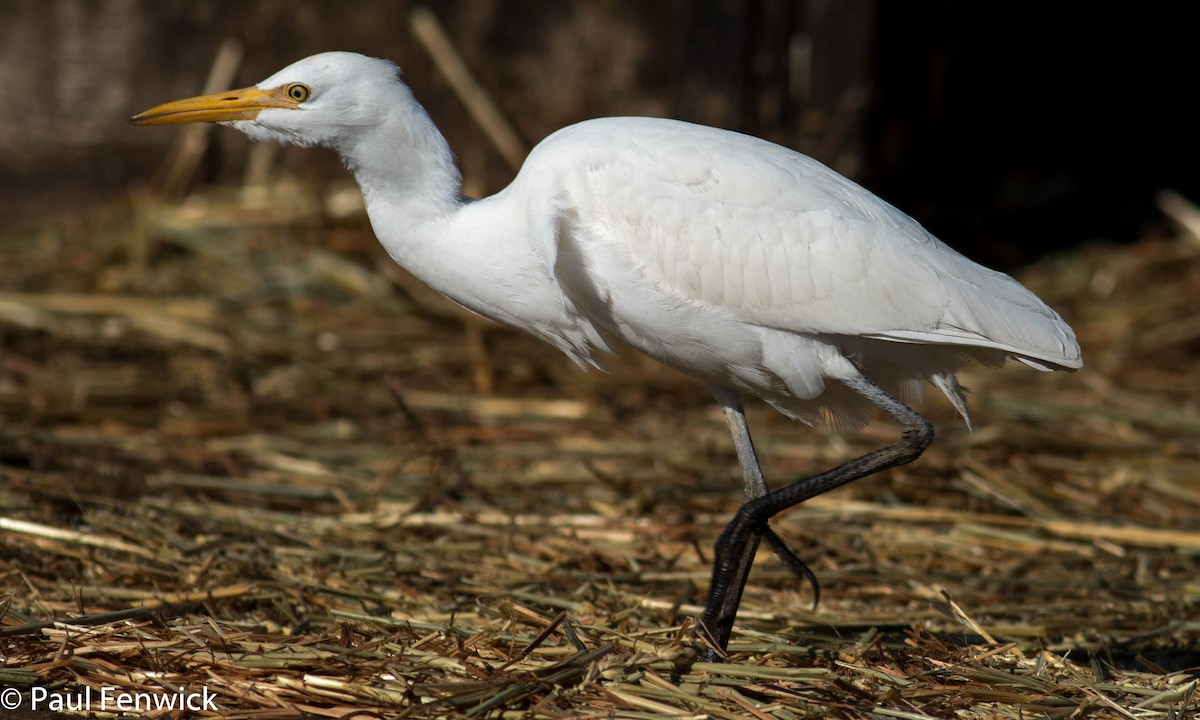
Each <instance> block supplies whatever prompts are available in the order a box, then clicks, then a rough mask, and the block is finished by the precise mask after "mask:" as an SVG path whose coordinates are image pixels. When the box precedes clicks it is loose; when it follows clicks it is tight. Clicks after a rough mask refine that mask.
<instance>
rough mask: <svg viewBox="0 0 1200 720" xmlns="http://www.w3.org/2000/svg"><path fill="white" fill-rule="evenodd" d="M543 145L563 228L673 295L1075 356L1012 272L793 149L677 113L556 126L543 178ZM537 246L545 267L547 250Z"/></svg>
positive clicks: (751, 315) (791, 316) (917, 339)
mask: <svg viewBox="0 0 1200 720" xmlns="http://www.w3.org/2000/svg"><path fill="white" fill-rule="evenodd" d="M540 150H547V151H548V152H544V153H542V152H539V151H540ZM550 158H554V160H553V161H552V162H553V163H554V165H556V166H557V170H556V172H555V174H557V175H558V176H559V177H558V178H557V180H558V193H557V195H558V196H559V197H558V200H557V202H558V203H560V204H561V205H563V206H564V208H563V209H564V210H565V211H567V212H569V213H570V214H571V215H572V218H571V222H574V223H576V225H577V230H578V232H580V233H582V234H585V235H587V236H589V237H590V238H594V239H601V240H602V241H604V242H607V243H611V244H614V245H615V246H619V248H620V249H623V251H624V252H626V253H627V254H628V260H629V262H630V263H631V264H632V265H633V267H635V268H636V270H637V272H638V273H640V274H641V276H642V277H644V278H645V279H646V280H648V281H650V282H652V283H653V284H654V285H655V286H656V287H658V288H659V289H660V290H661V291H662V292H663V293H666V294H668V295H670V296H672V297H673V298H674V299H676V300H677V301H679V302H686V303H694V304H702V305H707V306H709V307H712V308H714V309H718V310H720V311H722V312H726V313H729V314H732V315H733V316H734V317H737V318H739V319H740V320H742V321H744V322H746V323H751V324H754V325H759V326H763V327H768V328H775V329H779V330H784V331H788V332H793V333H803V334H807V335H834V336H852V337H865V338H875V339H881V340H891V341H898V342H907V343H933V344H947V345H955V346H965V347H963V349H964V350H965V349H968V348H969V347H977V348H987V349H993V350H1000V351H1002V352H1004V353H1011V354H1012V355H1013V356H1016V357H1017V358H1018V359H1022V360H1024V361H1026V362H1027V363H1028V364H1031V365H1034V366H1035V367H1040V366H1042V364H1043V363H1045V364H1048V365H1053V366H1060V367H1067V368H1075V367H1079V366H1080V364H1081V362H1080V351H1079V347H1078V345H1077V343H1076V341H1075V338H1074V335H1073V333H1072V332H1071V330H1070V328H1069V327H1068V326H1067V325H1066V323H1064V322H1063V321H1062V319H1061V318H1059V316H1058V315H1057V314H1055V313H1054V311H1052V310H1051V309H1050V308H1048V307H1047V306H1046V305H1045V304H1044V303H1042V302H1041V300H1039V299H1038V298H1037V297H1036V296H1035V295H1033V294H1032V293H1031V292H1029V291H1028V290H1026V289H1025V288H1024V287H1023V286H1022V285H1020V284H1019V283H1018V282H1016V281H1015V280H1013V279H1012V278H1010V277H1009V276H1007V275H1004V274H1003V273H998V272H995V271H992V270H988V269H986V268H984V267H982V266H980V265H977V264H975V263H974V262H972V261H970V260H968V259H967V258H965V257H963V256H962V255H960V254H959V253H957V252H955V251H954V250H952V249H951V248H949V247H948V246H946V245H945V244H943V243H941V242H940V241H938V240H937V239H936V238H934V237H933V236H932V235H930V234H929V233H928V232H927V231H926V230H925V229H924V228H922V227H921V226H920V225H919V224H917V223H916V222H915V221H914V220H912V219H911V218H909V217H908V216H907V215H905V214H904V213H902V212H900V211H898V210H896V209H895V208H893V207H892V206H891V205H888V204H887V203H885V202H884V201H882V200H880V199H879V198H877V197H876V196H875V195H873V194H871V193H870V192H868V191H866V190H864V189H863V188H861V187H860V186H858V185H856V184H854V183H853V182H851V181H850V180H847V179H846V178H844V177H842V176H841V175H838V174H837V173H834V172H833V171H832V170H830V169H828V168H826V167H825V166H824V165H821V164H820V163H818V162H816V161H815V160H812V159H811V158H808V157H806V156H804V155H800V154H798V153H795V152H792V151H790V150H787V149H785V148H782V147H780V146H777V145H774V144H772V143H769V142H766V141H763V140H759V139H757V138H752V137H749V136H745V135H740V134H737V133H733V132H728V131H723V130H718V129H714V128H708V127H704V126H697V125H691V124H688V123H682V122H678V121H670V120H654V119H646V118H609V119H604V120H595V121H590V122H586V123H581V124H579V125H575V126H572V127H570V128H567V129H565V130H563V131H560V132H559V133H557V134H555V135H554V136H551V138H549V139H547V140H546V141H545V142H544V143H543V144H542V145H541V146H539V148H538V149H537V150H535V152H534V154H533V155H532V156H531V158H530V161H531V162H536V163H538V164H539V165H540V166H541V167H540V170H539V174H543V175H545V174H546V168H545V167H544V166H545V161H547V160H550ZM564 192H565V195H566V196H565V197H563V195H564ZM551 195H553V193H552V194H551ZM543 237H547V238H549V237H555V236H553V235H549V234H547V235H543ZM542 251H543V252H544V253H546V255H547V261H548V262H549V263H550V265H551V266H553V264H554V257H555V254H556V253H557V248H554V247H546V246H544V245H543V247H542Z"/></svg>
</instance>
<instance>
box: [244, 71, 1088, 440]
mask: <svg viewBox="0 0 1200 720" xmlns="http://www.w3.org/2000/svg"><path fill="white" fill-rule="evenodd" d="M345 63H350V64H362V65H363V66H364V67H362V68H355V70H356V72H355V73H354V75H355V76H356V77H363V76H365V75H370V74H372V73H377V74H379V75H381V77H380V78H378V82H373V83H366V82H363V83H360V85H361V86H362V87H360V88H359V89H358V90H356V91H355V92H356V93H357V94H356V95H354V96H352V97H337V98H335V99H337V100H338V101H339V102H340V104H341V106H342V107H343V108H345V107H348V106H349V107H352V108H356V109H358V110H359V111H360V112H361V113H363V114H364V115H365V117H363V118H360V119H358V120H357V121H356V122H354V123H351V120H350V119H344V120H343V121H342V122H343V125H342V126H340V127H336V128H332V129H331V130H330V131H329V132H327V133H325V134H324V135H313V134H303V133H301V132H300V131H298V130H296V129H294V128H293V127H292V126H293V125H296V124H297V123H301V121H303V120H304V118H303V116H304V115H306V113H297V112H296V111H294V110H270V111H263V113H262V114H261V115H260V117H259V118H258V119H257V120H255V121H253V122H238V123H236V125H237V126H238V127H239V129H242V130H244V131H246V132H247V133H248V134H250V135H251V136H254V137H259V138H274V139H285V140H289V141H299V142H306V143H319V144H324V145H328V146H330V147H333V148H334V149H335V150H336V151H337V152H338V153H339V154H340V155H341V156H342V158H343V160H344V161H345V162H346V164H347V166H348V167H349V168H350V169H351V171H352V172H354V174H355V176H356V178H357V180H358V182H359V184H360V186H361V187H362V189H363V194H364V197H365V199H366V203H367V210H368V213H369V215H370V218H371V222H372V225H373V226H374V229H375V232H376V235H377V236H378V237H379V239H380V241H381V242H382V243H383V245H384V247H385V248H387V250H388V252H389V253H390V254H391V255H392V257H393V258H394V259H395V260H396V261H397V262H398V263H400V264H401V265H402V266H404V267H405V268H407V269H408V270H409V271H410V272H412V273H413V274H414V275H416V276H417V277H419V278H420V279H421V280H423V281H425V282H426V283H428V284H429V285H430V286H431V287H433V288H434V289H436V290H438V291H440V292H441V293H443V294H444V295H446V296H447V297H449V298H451V299H453V300H455V301H456V302H458V303H459V304H461V305H463V306H465V307H467V308H469V309H471V310H473V311H475V312H477V313H479V314H481V315H484V316H486V317H489V318H491V319H493V320H496V321H498V322H501V323H505V324H507V325H511V326H513V327H517V328H520V329H522V330H525V331H528V332H530V333H532V334H533V335H535V336H537V337H539V338H541V339H543V340H545V341H547V342H549V343H551V344H553V345H555V346H556V347H558V348H559V349H561V350H562V351H563V352H565V353H566V354H567V355H568V356H570V357H571V358H572V359H573V360H574V361H575V362H577V363H579V364H581V365H593V366H597V367H602V364H603V363H602V355H603V354H604V353H606V352H610V351H612V350H613V349H614V348H615V346H616V344H615V342H614V341H620V342H623V343H626V344H628V345H630V346H632V347H635V348H637V349H638V350H640V351H642V352H644V353H646V354H647V355H650V356H651V357H653V358H655V359H657V360H659V361H660V362H663V363H664V364H666V365H669V366H671V367H673V368H676V369H678V370H680V371H682V372H684V373H687V374H689V375H692V376H695V377H697V378H700V379H702V380H705V381H707V382H709V383H713V384H717V385H721V386H725V387H730V388H735V389H737V390H740V391H744V392H747V393H750V394H753V395H756V396H758V397H761V398H763V399H764V400H766V401H767V402H770V403H771V404H772V405H774V406H775V407H777V408H778V409H779V410H781V411H782V412H784V413H787V414H788V415H790V416H792V417H796V418H801V419H806V420H807V419H810V418H813V417H815V416H817V415H818V414H820V413H821V412H822V411H825V412H827V413H828V414H829V415H831V416H832V418H833V419H834V420H835V421H837V422H838V423H840V424H842V425H850V426H854V425H858V424H861V423H862V422H865V420H866V418H867V415H868V413H867V410H868V408H867V406H866V401H864V400H863V399H862V398H861V397H859V396H858V395H857V394H855V393H853V392H849V391H847V390H846V388H845V387H843V386H842V384H841V383H827V382H826V380H827V379H837V378H845V377H848V376H850V375H852V374H854V373H856V372H861V373H862V374H863V375H865V376H866V377H867V378H869V379H871V380H873V381H875V382H876V383H878V384H880V385H883V386H885V387H893V388H897V389H899V391H900V392H902V393H904V394H907V395H909V396H911V395H913V394H915V393H917V392H918V391H919V387H920V385H921V384H922V383H923V382H924V381H930V382H932V383H934V384H935V385H936V386H937V387H938V388H939V389H940V390H941V391H942V392H943V393H945V394H946V396H947V397H948V398H949V399H950V400H951V402H953V403H954V405H955V406H956V407H957V408H958V409H959V410H960V411H961V412H962V413H963V415H964V417H965V416H966V409H965V405H964V403H963V399H962V396H961V393H960V390H959V387H958V383H957V381H956V380H955V376H954V373H955V371H956V370H957V368H958V367H959V365H960V363H961V361H962V358H963V356H973V357H975V358H977V359H979V360H981V361H983V362H986V363H990V364H999V363H1001V362H1003V360H1004V359H1005V358H1007V357H1013V358H1016V359H1018V360H1021V361H1022V362H1025V363H1026V364H1028V365H1031V366H1033V367H1035V368H1039V369H1055V368H1077V367H1080V366H1081V360H1080V351H1079V346H1078V344H1077V343H1076V341H1075V337H1074V335H1073V333H1072V332H1071V329H1070V327H1068V326H1067V324H1066V323H1064V322H1063V320H1062V319H1061V318H1060V317H1059V316H1058V315H1057V314H1055V313H1054V311H1052V310H1051V309H1050V308H1048V307H1047V306H1046V305H1045V304H1044V303H1042V302H1041V301H1040V300H1039V299H1038V298H1037V297H1036V296H1034V295H1033V294H1032V293H1030V292H1029V291H1028V290H1026V289H1025V288H1024V287H1022V286H1021V285H1020V284H1019V283H1017V282H1016V281H1015V280H1013V279H1012V278H1010V277H1008V276H1007V275H1004V274H1002V273H998V272H994V271H992V270H988V269H986V268H984V267H982V266H980V265H977V264H975V263H973V262H971V261H970V260H968V259H967V258H965V257H963V256H962V255H960V254H959V253H957V252H955V251H954V250H952V249H950V248H949V247H947V246H946V245H944V244H943V243H941V242H940V241H939V240H937V239H936V238H934V237H933V236H932V235H930V234H929V233H928V232H926V231H925V230H924V229H923V228H922V227H921V226H920V225H919V224H917V223H916V222H915V221H914V220H912V219H911V218H909V217H908V216H907V215H905V214H903V213H901V212H900V211H898V210H896V209H895V208H893V207H892V206H890V205H888V204H887V203H885V202H884V201H882V200H880V199H879V198H877V197H876V196H875V195H873V194H871V193H870V192H868V191H866V190H864V189H863V188H861V187H860V186H858V185H856V184H854V183H853V182H851V181H849V180H847V179H846V178H844V177H842V176H840V175H838V174H837V173H835V172H833V171H832V170H830V169H828V168H826V167H825V166H823V165H821V164H820V163H818V162H816V161H815V160H812V159H811V158H808V157H806V156H804V155H801V154H799V153H796V152H794V151H792V150H788V149H786V148H783V147H780V146H778V145H774V144H772V143H769V142H766V141H763V140H759V139H756V138H752V137H748V136H745V135H740V134H737V133H733V132H729V131H725V130H718V129H714V128H709V127H703V126H698V125H692V124H688V123H683V122H679V121H673V120H659V119H650V118H608V119H602V120H592V121H588V122H584V123H580V124H577V125H573V126H571V127H568V128H565V129H563V130H560V131H559V132H557V133H555V134H554V135H552V136H550V137H549V138H547V139H546V140H544V141H543V142H542V143H541V144H540V145H538V146H537V148H535V149H534V151H533V152H532V153H531V154H530V156H529V158H528V159H527V161H526V162H525V165H524V167H523V168H522V169H521V171H520V173H519V174H518V176H517V177H516V179H515V180H514V181H513V182H512V184H511V185H510V186H509V187H508V188H507V189H505V190H504V191H502V192H500V193H498V194H496V195H494V196H492V197H489V198H487V199H484V200H478V201H467V200H463V199H461V198H460V197H459V196H458V194H459V189H460V183H459V176H458V172H457V170H456V169H455V167H454V164H453V159H452V157H451V155H450V153H449V150H448V148H447V147H446V144H445V141H444V139H443V138H442V136H441V134H440V133H438V131H437V129H436V128H435V127H434V126H433V123H432V122H431V121H430V120H429V118H428V117H427V116H426V114H425V113H424V111H423V110H422V109H421V107H420V105H419V104H417V102H416V101H415V100H414V99H413V98H412V95H411V93H410V92H409V91H408V89H407V87H405V86H404V85H403V84H402V83H400V82H399V80H398V79H397V78H396V76H395V72H396V71H395V69H394V67H392V66H390V64H388V63H386V62H383V61H378V60H371V59H368V58H362V57H361V56H356V55H349V54H346V53H327V54H325V55H318V56H314V57H312V58H308V59H306V60H302V61H300V62H299V63H296V64H294V65H292V66H290V67H289V68H286V69H284V70H283V71H281V72H280V73H277V74H276V75H275V76H273V77H272V78H269V79H268V80H266V81H264V82H263V83H260V85H259V87H263V88H266V87H274V86H278V85H280V84H282V83H285V82H292V81H303V82H306V83H310V84H311V85H312V86H313V88H314V92H313V96H312V99H311V102H310V103H307V104H306V106H302V107H301V109H311V108H309V107H307V106H308V105H311V106H312V108H316V109H318V110H319V109H320V101H321V100H322V96H321V88H322V87H323V86H322V84H321V79H322V75H330V74H336V73H337V72H338V71H339V70H341V71H343V73H342V74H344V70H345V68H343V67H340V66H341V65H343V64H345ZM372 63H373V64H372ZM368 71H369V72H368ZM372 79H375V78H372ZM351 90H354V89H353V88H350V89H346V88H343V89H342V90H341V94H342V95H347V94H349V93H350V92H351ZM364 93H369V94H370V96H371V97H369V98H368V97H363V96H362V95H363V94H364ZM330 94H331V95H332V94H333V93H332V91H331V92H330ZM363 108H365V110H364V109H363ZM295 116H300V117H299V119H297V118H296V117H295ZM343 117H345V116H344V115H343ZM351 125H352V129H350V130H347V126H351ZM302 129H303V128H302Z"/></svg>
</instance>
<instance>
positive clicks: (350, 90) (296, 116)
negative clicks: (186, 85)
mask: <svg viewBox="0 0 1200 720" xmlns="http://www.w3.org/2000/svg"><path fill="white" fill-rule="evenodd" d="M398 99H399V100H401V102H399V103H397V100H398ZM411 102H413V101H412V100H411V94H410V93H409V92H408V89H407V88H406V87H405V86H404V85H403V83H401V82H400V80H399V69H398V68H397V67H396V66H395V65H394V64H393V63H391V62H389V61H387V60H380V59H378V58H372V57H367V56H365V55H359V54H357V53H348V52H327V53H321V54H320V55H313V56H312V57H307V58H304V59H303V60H300V61H299V62H295V63H292V64H291V65H288V66H287V67H285V68H284V69H282V70H280V71H279V72H277V73H275V74H274V75H272V76H271V77H269V78H267V79H266V80H263V81H262V82H260V83H258V84H257V85H254V86H251V87H248V88H241V89H239V90H229V91H226V92H220V93H214V94H212V95H201V96H199V97H193V98H187V99H184V100H176V101H174V102H169V103H165V104H163V105H158V106H155V107H152V108H150V109H149V110H146V111H144V112H141V113H138V114H137V115H134V116H133V117H132V118H130V122H132V123H134V124H135V125H171V124H180V123H196V122H214V123H220V124H222V125H229V126H231V127H234V128H236V129H238V130H241V131H242V132H244V133H246V134H247V135H249V136H250V138H251V139H253V140H258V141H274V142H283V143H294V144H296V145H322V146H325V147H331V148H334V149H341V147H342V145H343V144H344V143H345V142H347V141H348V140H351V139H353V138H355V137H356V136H360V135H362V134H364V133H366V132H367V131H368V130H369V129H370V128H372V127H374V126H377V125H378V124H379V123H380V122H381V121H382V120H383V117H382V116H383V114H384V113H387V112H391V111H394V109H395V108H397V107H404V106H406V105H408V104H409V103H411Z"/></svg>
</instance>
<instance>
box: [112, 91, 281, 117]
mask: <svg viewBox="0 0 1200 720" xmlns="http://www.w3.org/2000/svg"><path fill="white" fill-rule="evenodd" d="M284 90H285V88H283V87H279V88H274V89H272V90H260V89H258V88H256V87H248V88H241V89H240V90H229V91H226V92H220V93H213V94H212V95H200V96H199V97H192V98H187V99H184V100H176V101H174V102H169V103H163V104H162V105H155V106H154V107H152V108H150V109H149V110H145V111H143V112H140V113H138V114H137V115H134V116H133V117H131V118H129V122H131V123H133V124H134V125H179V124H182V123H197V122H228V121H230V120H253V119H255V118H257V117H258V114H259V113H260V112H262V111H263V110H264V109H266V108H294V107H296V104H297V103H296V102H295V101H294V100H291V99H290V98H288V96H287V95H286V94H285V92H284Z"/></svg>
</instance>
